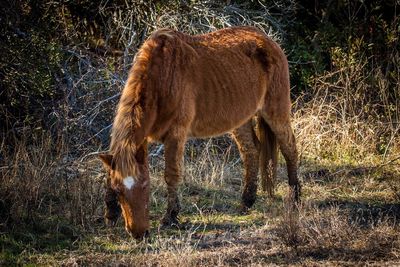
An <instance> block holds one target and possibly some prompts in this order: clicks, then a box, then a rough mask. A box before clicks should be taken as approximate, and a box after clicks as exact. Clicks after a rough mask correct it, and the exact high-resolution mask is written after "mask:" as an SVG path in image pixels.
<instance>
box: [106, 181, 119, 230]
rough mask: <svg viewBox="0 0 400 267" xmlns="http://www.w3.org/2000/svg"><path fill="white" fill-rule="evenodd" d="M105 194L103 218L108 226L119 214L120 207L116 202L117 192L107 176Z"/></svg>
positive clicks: (114, 222) (114, 221)
mask: <svg viewBox="0 0 400 267" xmlns="http://www.w3.org/2000/svg"><path fill="white" fill-rule="evenodd" d="M105 189H106V194H105V196H104V203H105V212H104V218H105V221H106V224H107V225H108V226H114V225H115V224H116V223H117V220H118V218H119V216H120V215H121V207H120V205H119V202H118V196H117V193H116V192H115V191H114V190H113V189H112V188H111V181H110V179H109V178H107V180H106V183H105Z"/></svg>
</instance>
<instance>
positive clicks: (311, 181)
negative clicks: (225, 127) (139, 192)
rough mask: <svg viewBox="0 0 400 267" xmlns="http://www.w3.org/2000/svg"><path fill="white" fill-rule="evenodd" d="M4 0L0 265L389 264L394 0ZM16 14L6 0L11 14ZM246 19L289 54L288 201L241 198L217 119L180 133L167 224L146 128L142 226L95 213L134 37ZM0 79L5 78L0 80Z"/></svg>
mask: <svg viewBox="0 0 400 267" xmlns="http://www.w3.org/2000/svg"><path fill="white" fill-rule="evenodd" d="M303 2H304V3H300V1H293V0H276V1H263V0H260V1H242V0H232V1H208V0H192V1H175V0H174V1H136V0H126V1H101V4H99V5H97V4H94V3H96V2H95V1H38V2H37V4H36V2H35V1H27V0H21V1H11V0H6V1H3V2H2V3H0V17H1V19H0V39H1V40H2V41H1V42H0V88H1V91H0V137H1V139H0V140H1V142H0V265H1V266H16V265H28V266H269V265H271V266H281V265H282V266H357V265H360V266H361V265H362V266H364V265H372V266H400V119H399V118H400V53H399V47H400V46H399V36H400V28H399V27H398V25H399V18H400V16H398V14H397V13H398V10H399V9H398V6H399V4H398V2H396V3H395V2H394V1H393V3H392V2H391V1H383V2H382V3H380V2H379V3H375V2H374V1H371V3H370V2H369V1H361V0H357V1H312V2H309V3H306V2H307V1H303ZM15 14H17V15H15ZM232 25H253V26H255V27H258V28H259V29H261V30H263V31H264V32H265V33H266V34H268V35H270V36H271V38H274V39H275V40H277V41H278V42H279V43H280V44H281V45H282V47H283V48H284V50H285V52H286V54H287V56H288V60H289V65H290V75H291V87H292V88H291V99H292V103H293V105H292V123H293V128H294V132H295V135H296V139H297V147H298V150H299V154H300V155H299V161H300V162H299V178H300V181H301V182H302V196H301V203H300V204H299V206H298V207H297V208H296V209H293V207H292V206H291V205H289V204H288V196H287V194H288V186H287V175H286V170H285V162H284V160H283V158H282V156H281V155H280V160H279V168H278V180H277V184H276V190H275V196H274V197H273V198H269V197H268V196H267V194H266V193H264V192H262V191H261V190H260V189H259V190H258V193H257V201H256V203H255V206H254V207H253V208H252V209H250V210H249V211H248V212H246V213H243V212H242V211H241V209H240V198H241V191H242V172H243V167H242V163H241V160H240V157H239V153H238V150H237V148H236V146H235V145H234V144H233V142H232V141H231V139H230V137H229V134H226V135H224V136H220V137H215V138H212V139H205V140H190V141H189V142H188V144H187V146H186V151H185V170H184V179H183V181H182V184H181V186H180V191H179V197H180V199H181V203H182V211H181V214H180V217H179V219H180V226H179V227H175V228H166V229H164V228H160V226H159V221H160V219H161V217H162V215H163V213H164V211H165V208H166V186H165V182H164V181H163V169H164V157H163V152H164V150H163V146H162V145H160V144H151V145H150V147H149V152H150V153H149V154H150V155H149V162H150V172H151V208H150V215H151V229H150V232H151V233H150V237H149V238H148V239H146V240H143V241H141V242H138V241H136V240H133V239H132V238H130V237H129V235H128V234H127V233H126V232H125V230H124V222H123V219H122V218H120V219H119V221H118V223H117V225H116V226H115V227H106V226H105V222H104V218H103V214H104V201H103V198H104V181H105V172H104V170H103V167H102V164H101V162H100V160H99V159H98V157H97V155H98V154H99V153H100V152H101V151H105V150H107V149H108V147H109V139H110V138H109V135H110V129H111V127H112V121H113V117H114V114H115V107H116V105H117V103H118V99H119V96H120V92H121V89H122V88H123V86H124V83H125V80H126V76H127V73H128V71H129V68H130V67H131V65H132V60H133V57H134V55H135V53H136V52H137V50H138V48H139V47H140V45H141V44H142V43H143V41H144V40H145V39H146V37H147V36H148V35H149V34H150V33H151V32H152V31H153V30H155V29H158V28H163V27H169V28H173V29H179V30H181V31H184V32H187V33H191V34H195V33H205V32H210V31H212V30H215V29H219V28H223V27H228V26H232ZM3 89H4V90H3Z"/></svg>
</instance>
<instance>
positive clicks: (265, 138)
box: [257, 116, 278, 197]
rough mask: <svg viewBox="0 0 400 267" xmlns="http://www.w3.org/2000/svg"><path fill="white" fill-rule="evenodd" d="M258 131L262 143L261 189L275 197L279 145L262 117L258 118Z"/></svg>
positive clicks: (260, 164) (260, 162)
mask: <svg viewBox="0 0 400 267" xmlns="http://www.w3.org/2000/svg"><path fill="white" fill-rule="evenodd" d="M257 129H258V134H257V135H258V137H259V141H260V158H259V168H260V171H261V188H262V190H263V191H264V192H265V191H267V192H268V195H269V196H270V197H273V195H274V186H275V180H276V172H277V164H278V143H277V140H276V136H275V134H274V132H273V131H272V130H271V128H270V127H269V125H268V123H267V122H266V121H265V120H264V118H263V117H262V116H257Z"/></svg>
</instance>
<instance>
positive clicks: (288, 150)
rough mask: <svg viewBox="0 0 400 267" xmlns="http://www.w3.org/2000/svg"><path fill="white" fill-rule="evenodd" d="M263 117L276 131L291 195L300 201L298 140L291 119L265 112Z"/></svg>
mask: <svg viewBox="0 0 400 267" xmlns="http://www.w3.org/2000/svg"><path fill="white" fill-rule="evenodd" d="M263 118H264V119H265V120H266V122H267V123H268V125H269V127H270V128H271V130H272V131H273V132H274V133H275V136H276V139H277V141H278V144H279V148H280V150H281V152H282V154H283V157H284V158H285V161H286V165H287V172H288V177H289V186H290V189H291V191H290V195H291V197H293V198H294V200H295V201H296V202H298V201H299V198H300V193H301V192H300V191H301V185H300V182H299V180H298V177H297V160H298V153H297V148H296V140H295V137H294V134H293V130H292V127H291V125H290V119H289V118H288V119H285V120H279V119H272V118H270V117H269V116H268V115H267V114H263Z"/></svg>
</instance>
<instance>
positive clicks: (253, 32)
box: [100, 27, 300, 238]
mask: <svg viewBox="0 0 400 267" xmlns="http://www.w3.org/2000/svg"><path fill="white" fill-rule="evenodd" d="M289 90H290V86H289V70H288V63H287V60H286V56H285V54H284V53H283V51H282V49H281V48H280V47H279V45H278V44H277V43H276V42H274V41H273V40H271V39H270V38H269V37H267V36H266V35H265V34H264V33H262V32H261V31H259V30H257V29H256V28H253V27H232V28H227V29H222V30H219V31H215V32H212V33H209V34H203V35H195V36H190V35H186V34H183V33H180V32H176V31H173V30H167V29H162V30H159V31H156V32H154V33H153V34H152V35H151V36H150V37H149V38H148V39H147V40H146V41H145V42H144V44H143V45H142V47H141V48H140V50H139V52H138V54H137V55H136V58H135V60H134V64H133V67H132V69H131V70H130V73H129V77H128V80H127V82H126V85H125V88H124V90H123V93H122V96H121V99H120V102H119V105H118V110H117V114H116V117H115V120H114V124H113V129H112V135H111V148H110V151H111V152H110V154H106V155H101V156H100V158H101V159H102V161H103V162H104V164H105V166H106V169H107V170H108V172H109V177H108V179H107V194H106V205H107V209H106V218H107V219H109V220H111V221H115V220H116V218H117V216H118V211H117V210H118V203H117V201H118V202H119V204H120V206H121V208H122V214H123V217H124V219H125V227H126V229H127V231H128V232H129V233H131V234H132V235H133V236H134V237H135V238H141V237H142V236H143V235H144V233H145V232H146V231H147V230H148V228H149V215H148V214H149V178H150V177H149V171H148V162H147V144H148V142H153V141H159V142H162V143H164V145H165V181H166V183H167V188H168V207H167V211H166V214H165V216H164V217H163V219H162V223H163V224H164V225H169V224H173V223H176V222H177V215H178V213H179V209H180V205H179V199H178V195H177V187H178V184H179V182H180V180H181V169H182V159H183V152H184V146H185V142H186V140H187V138H188V137H199V138H201V137H209V136H216V135H220V134H223V133H225V132H230V131H231V132H232V134H233V137H234V139H235V141H236V142H237V144H238V146H239V150H240V153H241V156H242V159H243V161H244V166H245V181H244V190H243V195H242V203H243V206H244V207H251V206H252V204H253V203H254V201H255V199H256V191H257V174H258V169H259V166H258V164H259V161H260V163H261V165H260V166H261V167H262V175H263V176H264V177H267V178H268V179H267V183H266V185H267V187H269V191H270V194H272V189H271V187H272V180H273V177H274V176H275V175H276V158H277V156H276V155H277V144H279V147H280V149H281V151H282V153H283V156H284V157H285V160H286V164H287V170H288V176H289V185H290V186H291V189H292V192H293V193H292V194H293V196H294V198H295V199H296V200H297V199H298V198H299V194H300V184H299V181H298V179H297V150H296V144H295V138H294V135H293V132H292V129H291V126H290V109H291V103H290V95H289V94H290V92H289ZM255 116H256V117H257V121H258V123H257V124H258V129H259V131H258V135H256V134H255V133H254V131H253V126H252V123H251V122H252V118H253V117H255ZM258 147H259V149H258ZM259 151H260V152H261V153H260V152H259ZM271 161H272V165H273V166H272V170H269V171H268V170H267V169H268V168H267V165H268V162H271Z"/></svg>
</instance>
